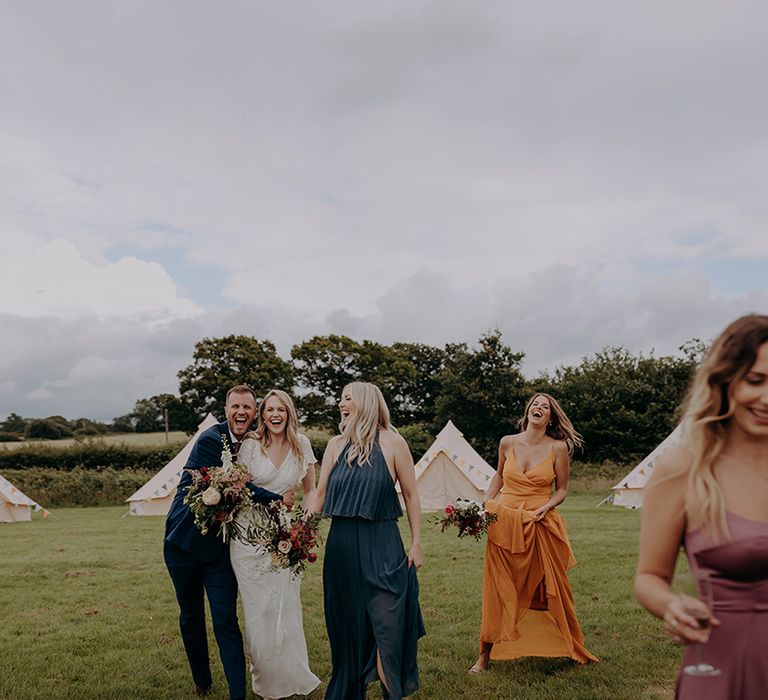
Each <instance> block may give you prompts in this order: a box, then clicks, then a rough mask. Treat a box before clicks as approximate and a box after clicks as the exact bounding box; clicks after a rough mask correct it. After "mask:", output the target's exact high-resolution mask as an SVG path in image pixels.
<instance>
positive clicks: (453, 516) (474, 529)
mask: <svg viewBox="0 0 768 700" xmlns="http://www.w3.org/2000/svg"><path fill="white" fill-rule="evenodd" d="M495 520H496V514H495V513H487V512H486V511H485V510H484V509H483V507H482V506H481V505H480V504H479V503H477V502H475V501H469V500H466V499H464V498H459V499H457V500H456V501H454V503H452V504H451V503H449V504H448V505H447V506H445V511H444V516H443V517H442V518H439V519H438V521H437V525H438V526H439V528H440V532H445V530H446V528H448V527H455V528H457V529H458V533H456V536H457V537H464V535H472V537H474V538H475V539H476V540H479V539H480V537H481V535H483V534H484V533H486V532H488V525H490V524H491V523H492V522H494V521H495Z"/></svg>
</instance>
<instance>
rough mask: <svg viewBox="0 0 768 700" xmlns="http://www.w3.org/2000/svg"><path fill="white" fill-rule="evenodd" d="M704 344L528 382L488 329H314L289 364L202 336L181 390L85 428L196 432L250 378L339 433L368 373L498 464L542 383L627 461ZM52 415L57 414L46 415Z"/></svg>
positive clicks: (409, 423)
mask: <svg viewBox="0 0 768 700" xmlns="http://www.w3.org/2000/svg"><path fill="white" fill-rule="evenodd" d="M703 350H704V345H703V344H702V343H701V342H700V341H698V340H693V341H690V342H689V343H687V344H686V345H684V346H682V347H681V348H680V353H679V354H678V355H675V356H661V357H657V356H655V355H654V354H653V353H650V354H642V353H640V354H633V353H630V352H629V351H627V350H625V349H623V348H620V347H618V348H606V349H604V350H602V351H600V352H597V353H595V354H593V355H590V356H587V357H585V358H584V359H583V360H582V361H581V363H580V364H578V365H576V366H567V367H566V366H563V367H559V368H557V369H555V370H554V371H551V372H543V373H541V374H540V375H539V376H538V377H536V378H534V379H527V378H526V377H525V376H524V375H523V373H522V371H521V367H522V362H523V359H524V357H525V355H524V353H522V352H515V351H513V350H512V349H511V348H510V347H509V346H508V345H506V344H505V343H504V342H503V340H502V337H501V333H500V332H499V331H493V332H489V333H486V334H484V335H482V336H481V337H480V338H479V340H478V342H477V343H476V344H475V345H474V346H470V345H468V344H467V343H449V344H446V345H445V346H444V347H442V348H440V347H435V346H431V345H426V344H422V343H393V344H392V345H385V344H382V343H377V342H374V341H370V340H364V341H361V342H359V341H356V340H353V339H352V338H349V337H346V336H343V335H326V336H315V337H313V338H311V339H310V340H307V341H304V342H302V343H299V344H297V345H295V346H293V348H292V349H291V357H290V360H285V359H283V358H281V357H280V356H279V355H278V353H277V350H276V348H275V346H274V344H273V343H272V342H270V341H269V340H259V339H257V338H254V337H251V336H243V335H230V336H226V337H222V338H204V339H203V340H201V341H199V342H198V343H197V344H196V345H195V350H194V354H193V360H192V363H191V364H190V365H188V366H187V367H185V368H184V369H182V370H181V371H180V372H179V373H178V379H179V391H178V394H158V395H156V396H151V397H149V398H145V399H140V400H138V401H137V402H136V405H135V406H134V409H133V411H132V412H131V413H129V414H126V415H124V416H118V417H117V418H115V419H114V421H113V423H112V424H111V425H104V424H95V423H94V422H93V421H90V422H88V423H87V424H86V423H83V426H84V428H86V429H88V430H92V431H93V430H104V431H107V430H113V431H118V432H125V431H137V432H154V431H158V430H163V429H164V427H165V424H166V421H167V425H168V428H169V429H170V430H184V431H187V432H194V430H195V429H196V427H197V424H198V422H199V421H200V420H201V419H202V417H203V416H204V415H205V414H206V413H208V412H211V413H213V414H214V415H216V416H219V417H221V415H222V407H223V405H224V400H225V394H226V391H227V389H228V388H229V387H230V386H232V385H234V384H248V385H250V386H252V387H253V388H254V389H255V391H256V393H257V394H258V395H263V394H264V393H266V391H267V390H268V389H270V388H279V389H284V390H285V391H287V392H288V393H290V394H291V395H292V396H293V397H294V398H295V400H296V404H297V408H298V410H299V413H300V416H301V420H302V423H303V425H305V426H306V427H317V428H328V429H333V428H334V427H335V425H336V424H337V422H338V411H337V409H336V402H337V400H338V397H339V395H340V394H341V390H342V389H343V387H344V386H345V385H346V384H347V383H349V382H350V381H354V380H358V379H361V380H364V381H370V382H374V383H376V384H378V386H379V387H381V390H382V392H383V393H384V396H385V398H386V400H387V403H388V405H389V407H390V410H391V412H392V419H393V422H394V423H395V425H397V426H398V428H399V429H401V431H402V432H404V434H405V435H406V437H408V438H409V439H410V440H411V441H412V442H415V443H417V444H418V445H423V444H424V443H428V441H429V440H430V439H431V437H433V436H434V435H435V434H436V433H437V432H438V431H439V430H440V429H441V428H442V427H443V426H444V425H445V423H446V422H447V421H448V420H452V421H453V422H454V423H455V424H456V426H457V427H458V428H459V429H460V430H461V431H462V432H463V433H464V435H465V436H466V437H467V439H468V440H469V441H470V442H471V443H472V444H473V445H474V446H475V448H476V449H477V450H478V452H480V454H482V455H483V456H484V457H485V458H486V459H487V460H488V461H489V462H491V463H492V464H495V459H496V457H495V455H496V447H497V445H498V440H499V438H500V437H501V436H502V435H504V434H506V433H511V432H515V431H516V430H517V429H518V428H517V421H518V419H519V418H520V416H521V414H522V411H523V409H524V406H525V401H526V399H527V398H528V397H529V396H530V395H531V394H532V393H533V392H536V391H545V392H547V393H550V394H552V395H553V396H554V397H555V398H557V400H558V401H559V402H560V403H561V405H562V406H563V408H564V409H565V411H566V412H567V413H568V415H569V417H570V418H571V420H572V421H573V424H574V426H575V427H576V429H577V430H578V431H579V432H580V433H581V434H582V435H583V436H584V440H585V446H584V448H583V451H582V453H581V454H578V455H577V458H580V459H583V460H587V461H593V462H602V461H604V460H616V461H626V460H630V459H634V458H636V457H638V456H640V455H645V454H647V453H648V452H650V451H651V450H652V449H653V448H654V447H655V446H656V445H657V444H658V443H659V442H660V441H661V440H662V439H663V438H664V437H665V436H666V435H667V434H668V433H669V432H670V431H671V429H672V428H673V427H674V425H675V424H676V422H677V420H678V418H679V416H678V413H677V410H678V405H679V403H680V401H681V400H682V398H683V396H684V394H685V391H686V389H687V386H688V383H689V381H690V379H691V377H692V375H693V372H694V371H695V369H696V367H697V365H698V363H699V361H700V359H701V355H702V352H703ZM53 418H57V419H60V418H61V417H52V418H49V419H47V420H48V421H49V422H50V421H52V420H53ZM11 419H13V420H14V421H15V423H16V427H17V428H18V427H19V426H18V419H19V417H18V416H16V415H15V414H11V416H9V420H8V421H6V422H5V424H4V425H3V426H2V428H3V429H4V430H5V431H8V432H10V431H9V428H8V422H9V421H11ZM21 420H22V421H23V420H24V419H21ZM62 420H66V419H62ZM85 420H86V419H80V421H85ZM32 423H34V421H33V422H30V421H27V422H26V427H25V430H26V431H27V433H26V434H27V435H29V436H32V437H34V436H35V435H32V434H31V433H32V432H34V431H37V432H40V426H39V425H37V424H36V426H37V427H36V428H34V429H32ZM75 423H76V422H75ZM59 425H61V421H59ZM99 425H101V427H99ZM70 427H71V425H70ZM72 430H73V432H75V431H77V430H78V428H77V427H73V428H72ZM39 437H44V436H42V435H39ZM46 437H47V436H46Z"/></svg>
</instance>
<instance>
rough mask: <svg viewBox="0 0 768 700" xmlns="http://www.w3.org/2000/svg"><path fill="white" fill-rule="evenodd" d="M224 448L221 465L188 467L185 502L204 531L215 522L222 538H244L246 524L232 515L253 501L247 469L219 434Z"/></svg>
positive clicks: (214, 524)
mask: <svg viewBox="0 0 768 700" xmlns="http://www.w3.org/2000/svg"><path fill="white" fill-rule="evenodd" d="M221 439H222V442H223V443H224V448H223V450H222V453H221V462H222V465H221V466H220V467H200V468H199V469H190V472H191V474H192V483H191V484H190V485H189V486H188V487H187V495H186V496H184V503H186V504H187V505H188V506H189V509H190V510H191V511H192V513H194V516H195V525H196V526H197V528H198V529H199V530H200V532H202V533H203V534H204V535H206V534H208V531H209V530H210V529H211V528H212V527H216V526H218V528H219V534H220V535H221V539H222V540H224V542H228V541H229V540H230V539H232V538H233V537H237V538H238V539H243V537H244V535H245V527H244V526H243V525H242V524H241V523H239V522H238V521H237V520H236V518H235V516H237V514H238V513H239V512H240V511H241V510H242V509H243V508H245V507H248V506H251V505H252V500H251V492H250V491H249V490H248V487H247V485H246V484H247V482H248V481H249V480H250V475H249V474H248V470H247V469H246V468H245V467H244V466H243V465H242V464H238V463H237V462H235V461H234V460H233V459H232V453H231V452H230V451H229V445H227V442H226V440H225V438H224V436H223V435H222V437H221Z"/></svg>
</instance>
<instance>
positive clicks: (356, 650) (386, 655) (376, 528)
mask: <svg viewBox="0 0 768 700" xmlns="http://www.w3.org/2000/svg"><path fill="white" fill-rule="evenodd" d="M339 410H340V411H341V423H340V426H339V428H340V431H341V435H338V436H336V437H334V438H331V440H330V441H329V443H328V447H327V448H326V450H325V454H324V456H323V465H322V470H321V472H320V482H319V484H318V487H317V489H316V491H315V493H314V495H310V497H309V499H308V502H307V509H308V510H309V511H313V512H316V511H319V510H323V511H324V512H325V513H326V514H327V515H330V516H331V518H332V521H331V529H330V531H329V533H328V540H327V544H326V548H325V561H324V565H323V590H324V603H325V623H326V627H327V629H328V639H329V641H330V645H331V662H332V664H333V672H332V674H331V680H330V682H329V684H328V689H327V690H326V694H325V697H326V699H328V700H358V699H359V700H364V698H365V693H366V687H367V685H368V683H369V682H371V681H373V680H376V679H377V678H378V679H379V680H380V681H381V684H382V694H383V697H384V698H386V699H387V700H389V699H390V698H392V699H394V700H399V699H400V698H402V697H404V696H406V695H410V694H411V693H413V692H414V691H415V690H416V689H417V688H418V687H419V671H418V666H417V662H416V647H417V642H418V639H419V638H420V637H421V636H423V635H424V634H425V632H424V623H423V621H422V617H421V610H420V608H419V600H418V595H419V585H418V581H417V579H416V570H417V569H418V568H419V567H420V566H421V532H420V524H421V505H420V503H419V496H418V493H417V492H416V480H415V476H414V469H413V459H412V458H411V453H410V450H409V449H408V444H407V443H406V442H405V440H404V439H403V438H402V437H401V436H400V435H399V434H398V433H397V432H395V430H394V429H393V428H392V426H391V424H390V421H389V409H388V408H387V405H386V403H385V401H384V397H383V396H382V394H381V391H380V390H379V388H378V387H377V386H375V385H374V384H368V383H365V382H353V383H352V384H349V385H348V386H346V387H344V391H343V392H342V395H341V400H340V401H339ZM398 481H399V482H400V488H401V491H402V494H403V501H404V502H405V507H406V511H407V513H408V524H409V526H410V529H411V549H410V552H409V553H408V554H406V552H405V549H404V547H403V541H402V538H401V537H400V530H399V529H398V526H397V520H398V518H399V517H400V516H401V515H402V510H401V508H400V503H399V501H398V497H397V492H396V491H395V483H396V482H398Z"/></svg>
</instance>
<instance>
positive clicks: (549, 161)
mask: <svg viewBox="0 0 768 700" xmlns="http://www.w3.org/2000/svg"><path fill="white" fill-rule="evenodd" d="M660 18H661V19H663V21H660ZM766 20H768V8H767V7H766V6H765V5H764V4H761V3H757V2H753V1H751V0H736V2H735V3H730V4H728V5H725V4H722V3H720V4H718V3H706V4H704V5H702V4H701V3H700V2H693V0H684V1H683V2H681V3H676V4H674V5H670V4H669V3H662V2H661V1H660V0H653V1H652V2H649V3H642V4H637V5H634V6H632V7H629V6H626V5H624V4H622V5H621V7H619V6H618V5H615V4H611V3H606V2H603V1H602V0H587V1H586V2H583V3H579V4H578V6H576V5H573V6H566V5H560V6H558V7H557V11H553V9H552V6H551V5H550V4H549V3H540V4H529V5H520V4H514V3H506V2H494V1H493V0H491V1H490V2H487V3H482V4H477V3H474V4H467V3H462V2H456V1H454V0H448V1H446V2H433V1H429V0H423V1H417V2H411V1H410V0H409V1H406V0H394V2H390V3H385V4H376V3H359V4H356V5H352V4H350V3H344V2H338V0H329V1H328V2H325V3H323V4H322V6H320V5H317V6H312V5H308V6H306V7H304V8H302V12H300V13H296V12H295V8H292V7H290V6H288V5H281V4H264V3H230V4H223V5H222V4H220V5H217V6H216V7H215V9H212V5H210V3H207V2H203V1H202V0H183V1H182V0H170V1H169V2H166V3H162V4H161V5H158V4H157V3H150V2H148V1H147V0H136V1H135V2H131V3H101V4H83V3H80V2H69V1H67V0H63V1H61V2H51V1H50V0H49V2H44V3H42V4H40V3H28V2H21V0H10V2H8V3H6V6H4V21H3V23H2V25H0V91H2V94H3V95H4V102H3V110H2V112H0V151H2V153H3V158H2V162H0V255H2V259H3V269H4V275H3V277H2V278H0V314H4V315H3V319H5V323H4V333H3V336H2V337H0V350H2V357H0V369H2V376H3V377H4V379H3V383H2V384H0V398H2V401H0V413H2V409H3V407H4V406H7V407H8V410H9V411H10V410H16V411H17V412H19V411H25V410H29V411H35V412H38V411H42V410H43V408H42V407H43V406H45V407H46V408H49V409H50V410H49V411H48V412H49V413H64V414H67V415H73V414H76V413H84V414H89V412H93V415H94V417H111V415H115V414H117V413H122V412H125V411H127V410H128V409H129V408H130V407H131V406H132V404H133V402H134V401H135V400H136V398H140V397H142V396H147V395H151V394H153V393H157V392H159V391H166V390H173V389H174V388H175V372H176V371H178V369H179V368H180V367H182V366H184V365H185V364H186V363H187V362H189V360H190V359H191V353H192V347H193V344H194V342H196V341H197V340H199V339H200V338H202V337H204V336H206V335H207V336H218V335H224V334H226V333H230V332H238V333H248V334H253V335H255V336H257V337H260V338H264V337H271V338H272V339H274V340H275V342H276V343H277V345H278V347H279V348H280V349H281V352H283V353H284V354H285V353H287V351H288V350H289V348H290V346H291V344H292V343H294V342H297V341H299V340H303V339H305V338H308V337H310V336H311V335H312V334H314V333H327V332H330V331H336V332H342V333H348V334H351V335H355V336H356V337H371V338H376V339H380V340H382V341H384V342H391V341H393V340H420V341H422V342H430V343H434V344H442V343H444V342H446V341H461V340H466V341H469V342H474V341H475V340H476V339H477V337H478V335H479V334H480V333H482V332H484V331H485V330H488V329H490V328H493V327H496V326H498V327H499V328H500V329H501V330H502V331H503V332H504V334H505V339H506V340H507V342H508V343H509V344H510V345H512V346H513V347H515V349H524V350H526V352H527V353H528V360H527V365H526V367H527V368H528V369H529V370H530V371H534V370H535V369H538V368H541V367H552V366H553V365H555V364H558V363H561V362H568V361H573V360H575V361H578V359H579V358H580V357H581V356H582V355H583V354H585V353H588V352H593V351H595V350H597V349H599V348H600V347H602V345H604V344H619V345H626V346H628V347H630V348H631V349H648V348H650V347H657V348H659V349H662V348H663V349H664V351H669V350H673V349H674V348H675V347H676V344H679V343H680V342H684V341H685V340H687V339H688V338H689V337H692V336H698V337H709V336H711V335H712V334H714V333H716V332H717V330H718V328H719V327H720V326H722V325H724V323H725V322H726V321H727V320H729V318H730V317H731V316H734V315H737V314H738V313H741V312H742V311H745V310H750V309H753V310H760V309H765V308H766V306H768V305H767V304H766V299H765V296H766V289H768V284H767V283H766V276H765V274H764V271H763V268H762V267H761V262H764V263H765V264H766V265H768V236H765V235H764V234H765V230H764V229H765V223H764V222H765V216H764V213H765V204H764V199H765V195H764V192H763V190H764V186H763V181H764V177H763V174H764V172H765V170H766V166H768V147H766V140H765V126H764V125H765V123H766V113H767V112H768V91H766V90H764V89H761V88H760V87H759V86H760V85H762V84H763V82H764V80H763V75H762V66H764V65H765V63H766V61H768V43H766V42H765V41H764V36H763V35H764V30H763V27H764V25H765V22H766ZM116 251H117V252H116ZM726 263H727V264H726ZM182 290H183V291H182ZM190 295H192V296H191V297H190ZM221 307H225V308H224V309H222V308H221ZM5 378H8V379H5ZM97 378H98V381H96V379H97ZM89 380H90V381H89ZM45 392H49V393H50V396H49V395H48V394H46V393H45ZM28 396H29V397H35V396H36V397H38V399H37V401H36V402H34V403H33V402H32V399H31V398H25V397H28ZM41 397H46V398H45V399H43V398H41Z"/></svg>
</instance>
